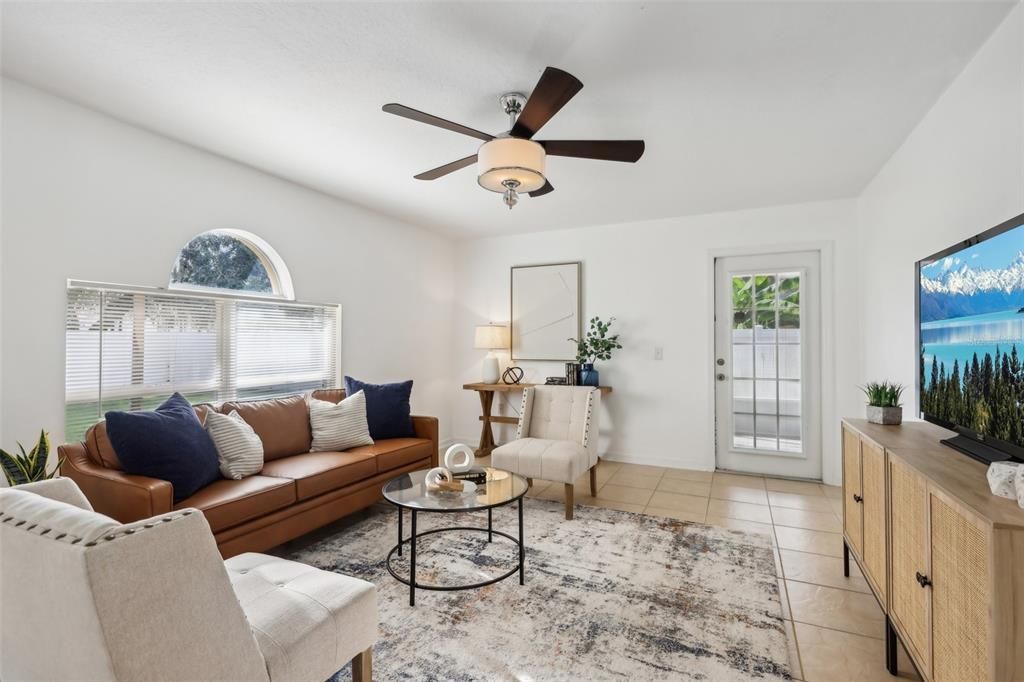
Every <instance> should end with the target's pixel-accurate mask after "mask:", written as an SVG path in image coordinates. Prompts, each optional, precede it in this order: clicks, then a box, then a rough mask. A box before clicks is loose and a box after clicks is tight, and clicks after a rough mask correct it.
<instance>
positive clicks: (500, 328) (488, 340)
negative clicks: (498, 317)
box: [473, 324, 509, 350]
mask: <svg viewBox="0 0 1024 682" xmlns="http://www.w3.org/2000/svg"><path fill="white" fill-rule="evenodd" d="M508 344H509V337H508V327H506V326H505V325H503V324H481V325H478V326H477V328H476V333H475V334H474V337H473V347H474V348H478V349H481V350H498V349H501V348H508Z"/></svg>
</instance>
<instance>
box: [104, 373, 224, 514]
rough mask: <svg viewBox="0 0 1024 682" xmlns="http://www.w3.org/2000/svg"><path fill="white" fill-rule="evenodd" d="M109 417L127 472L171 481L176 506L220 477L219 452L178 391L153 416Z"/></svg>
mask: <svg viewBox="0 0 1024 682" xmlns="http://www.w3.org/2000/svg"><path fill="white" fill-rule="evenodd" d="M106 417H107V436H108V437H109V438H110V444H111V445H113V446H114V452H116V453H117V458H118V459H120V460H121V468H122V469H124V471H125V473H128V474H139V475H142V476H151V477H153V478H159V479H161V480H164V481H170V483H171V485H172V486H174V501H175V502H181V501H182V500H184V499H185V498H186V497H188V496H190V495H192V494H193V493H194V492H196V491H197V490H199V489H200V488H203V487H205V486H208V485H210V484H211V483H213V482H214V481H216V480H217V479H218V478H220V467H219V466H218V462H217V448H216V446H215V445H214V444H213V440H212V439H211V438H210V434H208V433H207V432H206V429H204V428H203V425H202V424H200V423H199V418H198V417H196V413H195V410H193V409H192V405H191V404H189V402H188V400H186V399H185V398H184V396H182V395H181V394H180V393H175V394H174V395H172V396H171V397H170V398H168V399H167V400H166V401H164V403H163V405H161V406H160V407H158V408H156V409H155V410H153V411H152V412H107V415H106Z"/></svg>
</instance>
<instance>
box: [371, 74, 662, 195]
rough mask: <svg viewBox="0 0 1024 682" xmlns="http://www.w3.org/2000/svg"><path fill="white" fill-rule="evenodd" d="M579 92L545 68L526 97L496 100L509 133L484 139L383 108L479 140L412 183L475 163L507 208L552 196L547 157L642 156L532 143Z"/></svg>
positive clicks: (619, 144) (621, 149)
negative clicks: (522, 198)
mask: <svg viewBox="0 0 1024 682" xmlns="http://www.w3.org/2000/svg"><path fill="white" fill-rule="evenodd" d="M582 89H583V83H581V82H580V81H579V79H577V78H576V77H575V76H573V75H572V74H569V73H566V72H565V71H562V70H561V69H556V68H554V67H553V66H549V67H547V68H546V69H544V73H543V74H541V77H540V80H538V81H537V85H536V87H534V89H533V93H532V94H531V95H530V97H529V98H527V97H526V95H523V94H522V93H518V92H509V93H506V94H504V95H502V96H501V97H500V98H499V101H500V102H501V106H502V108H503V109H504V110H505V113H506V114H508V117H509V130H508V131H507V132H504V133H501V134H499V135H488V134H487V133H483V132H480V131H479V130H474V129H473V128H469V127H467V126H464V125H460V124H458V123H453V122H452V121H448V120H445V119H443V118H438V117H437V116H432V115H430V114H427V113H424V112H422V111H417V110H416V109H411V108H409V107H407V106H404V105H401V104H385V105H384V106H383V107H382V108H383V110H384V111H385V112H387V113H389V114H394V115H395V116H402V117H404V118H409V119H412V120H413V121H419V122H420V123H426V124H428V125H432V126H437V127H438V128H444V129H445V130H450V131H452V132H454V133H462V134H463V135H469V136H470V137H475V138H477V139H478V140H483V141H484V143H483V144H482V145H480V149H478V150H477V153H476V154H473V155H472V156H467V157H465V158H463V159H459V160H458V161H452V162H451V163H446V164H445V165H443V166H438V167H437V168H432V169H431V170H428V171H426V172H423V173H420V174H419V175H417V176H415V178H416V179H417V180H437V179H438V178H440V177H443V176H445V175H448V174H449V173H452V172H454V171H457V170H459V169H460V168H465V167H466V166H470V165H472V164H473V163H476V164H477V182H478V183H480V186H481V187H483V188H484V189H487V190H490V191H492V192H500V193H501V194H502V195H503V197H504V201H505V204H506V205H507V206H508V207H509V209H511V208H512V207H513V206H515V205H516V202H517V201H518V200H519V194H520V193H526V194H528V195H530V196H531V197H539V196H543V195H545V194H547V193H549V192H552V191H554V189H555V188H554V187H553V186H552V185H551V183H550V182H549V181H548V179H547V178H546V177H545V176H544V160H545V158H546V157H547V156H548V155H551V156H573V157H576V158H580V159H598V160H604V161H627V162H629V163H635V162H636V161H637V159H639V158H640V157H641V156H643V153H644V141H643V140H536V141H535V140H533V139H532V138H533V136H534V135H536V134H537V132H538V131H539V130H540V129H541V128H542V127H543V126H544V124H545V123H547V122H548V121H549V120H551V117H552V116H554V115H555V114H557V113H558V111H559V110H560V109H561V108H562V107H564V106H565V105H566V103H568V102H569V100H571V99H572V98H573V97H574V96H575V95H576V93H577V92H579V91H580V90H582Z"/></svg>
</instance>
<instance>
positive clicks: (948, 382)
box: [918, 219, 1024, 447]
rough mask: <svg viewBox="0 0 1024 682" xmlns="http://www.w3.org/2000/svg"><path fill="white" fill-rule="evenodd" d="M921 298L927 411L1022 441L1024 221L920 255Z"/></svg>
mask: <svg viewBox="0 0 1024 682" xmlns="http://www.w3.org/2000/svg"><path fill="white" fill-rule="evenodd" d="M919 296H920V298H919V301H918V304H919V312H920V318H919V319H920V330H919V333H920V336H919V339H920V373H921V376H920V391H921V394H920V398H921V412H922V413H923V414H924V415H926V416H927V417H929V418H930V419H933V420H937V421H939V422H945V423H947V424H949V425H951V426H952V425H955V426H958V427H962V428H966V429H970V430H971V431H974V432H975V433H977V434H979V435H981V436H984V437H986V438H996V439H998V440H1001V441H1004V442H1007V443H1010V444H1012V445H1014V446H1017V447H1024V219H1021V220H1019V221H1018V222H1017V224H1016V225H1015V226H1013V227H1011V229H1009V230H1007V231H1005V232H1002V233H1000V234H997V235H995V236H993V237H990V238H988V239H985V240H984V241H981V242H980V243H976V244H973V245H970V246H966V247H964V248H962V249H959V250H955V251H952V252H950V253H947V254H946V255H944V256H942V257H940V258H936V259H934V260H926V261H922V262H921V264H920V289H919Z"/></svg>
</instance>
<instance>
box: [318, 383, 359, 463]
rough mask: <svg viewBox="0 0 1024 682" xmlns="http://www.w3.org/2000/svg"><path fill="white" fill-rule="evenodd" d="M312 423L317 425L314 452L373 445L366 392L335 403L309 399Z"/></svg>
mask: <svg viewBox="0 0 1024 682" xmlns="http://www.w3.org/2000/svg"><path fill="white" fill-rule="evenodd" d="M309 425H310V426H311V427H313V447H311V448H310V450H311V451H312V452H325V451H336V450H348V449H349V448H354V447H358V446H360V445H373V439H372V438H370V427H369V425H368V424H367V422H366V396H365V395H364V394H363V392H362V391H359V392H358V393H356V394H354V395H350V396H349V397H347V398H345V399H344V400H342V401H341V402H340V403H338V404H337V405H335V404H334V403H332V402H329V401H327V400H317V399H316V398H310V399H309Z"/></svg>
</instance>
